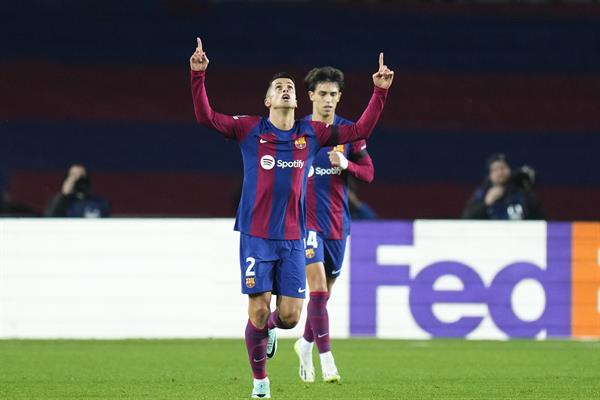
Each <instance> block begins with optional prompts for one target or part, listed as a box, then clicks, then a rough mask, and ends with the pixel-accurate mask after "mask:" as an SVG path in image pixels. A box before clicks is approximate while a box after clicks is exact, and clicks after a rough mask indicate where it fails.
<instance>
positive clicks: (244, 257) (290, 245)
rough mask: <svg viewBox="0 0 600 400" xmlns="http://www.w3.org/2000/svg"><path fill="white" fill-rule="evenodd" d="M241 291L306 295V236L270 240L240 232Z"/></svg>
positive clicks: (292, 295) (247, 292) (246, 292)
mask: <svg viewBox="0 0 600 400" xmlns="http://www.w3.org/2000/svg"><path fill="white" fill-rule="evenodd" d="M240 268H241V273H242V274H241V275H242V293H244V294H256V293H263V292H272V293H273V294H277V295H283V296H289V297H297V298H300V299H303V298H304V293H305V292H306V266H305V264H304V241H303V240H271V239H263V238H260V237H256V236H250V235H246V234H243V233H240Z"/></svg>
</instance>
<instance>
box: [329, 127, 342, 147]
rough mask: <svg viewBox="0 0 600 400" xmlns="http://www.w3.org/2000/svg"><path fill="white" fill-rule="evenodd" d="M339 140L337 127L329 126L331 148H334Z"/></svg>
mask: <svg viewBox="0 0 600 400" xmlns="http://www.w3.org/2000/svg"><path fill="white" fill-rule="evenodd" d="M339 140H340V130H339V128H338V126H337V125H332V126H331V136H330V137H329V143H328V144H329V145H331V146H335V145H337V144H339V143H338V141H339Z"/></svg>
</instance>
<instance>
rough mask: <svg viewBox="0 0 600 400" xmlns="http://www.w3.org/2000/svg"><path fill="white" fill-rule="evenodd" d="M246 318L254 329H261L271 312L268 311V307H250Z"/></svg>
mask: <svg viewBox="0 0 600 400" xmlns="http://www.w3.org/2000/svg"><path fill="white" fill-rule="evenodd" d="M248 314H249V315H248V316H249V317H250V321H252V323H253V324H254V325H255V326H256V327H262V326H264V325H265V324H266V323H267V320H268V319H269V314H271V311H270V310H269V307H268V305H258V304H257V305H255V306H254V307H250V308H249V309H248Z"/></svg>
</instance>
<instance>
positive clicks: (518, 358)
mask: <svg viewBox="0 0 600 400" xmlns="http://www.w3.org/2000/svg"><path fill="white" fill-rule="evenodd" d="M332 344H333V350H334V354H335V356H336V362H337V365H338V368H339V370H340V373H341V375H342V384H341V385H336V384H326V383H323V382H320V381H317V382H316V383H314V384H310V385H309V384H304V383H302V382H300V380H299V379H298V377H297V360H296V355H295V353H294V352H293V349H292V345H293V341H291V340H280V342H279V350H278V353H277V355H276V356H275V358H274V359H272V360H270V361H269V362H268V365H267V368H268V373H269V377H270V379H271V396H272V398H274V399H294V400H299V399H311V400H316V399H600V342H575V341H520V340H519V341H508V342H494V341H463V340H432V341H396V340H372V339H352V340H334V341H333V343H332ZM314 359H315V366H316V368H317V374H318V375H317V379H320V375H319V365H318V361H317V360H318V357H317V355H316V352H315V357H314ZM251 389H252V386H251V375H250V369H249V366H248V362H247V359H246V349H245V347H244V342H243V340H241V339H240V340H124V341H70V340H65V341H51V340H50V341H38V340H0V399H2V400H4V399H7V400H8V399H218V400H225V399H247V398H249V397H250V396H249V395H250V391H251Z"/></svg>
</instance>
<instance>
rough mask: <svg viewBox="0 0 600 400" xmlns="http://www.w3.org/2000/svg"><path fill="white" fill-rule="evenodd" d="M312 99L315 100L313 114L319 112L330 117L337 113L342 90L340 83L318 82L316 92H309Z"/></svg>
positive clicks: (322, 115)
mask: <svg viewBox="0 0 600 400" xmlns="http://www.w3.org/2000/svg"><path fill="white" fill-rule="evenodd" d="M308 97H310V101H312V102H313V114H315V113H316V114H318V115H320V116H321V117H325V118H326V117H329V116H330V115H332V114H335V108H336V107H337V104H338V102H339V101H340V98H341V97H342V92H340V88H339V87H338V84H337V83H335V82H322V83H319V84H317V86H316V87H315V91H314V92H310V91H309V92H308Z"/></svg>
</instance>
